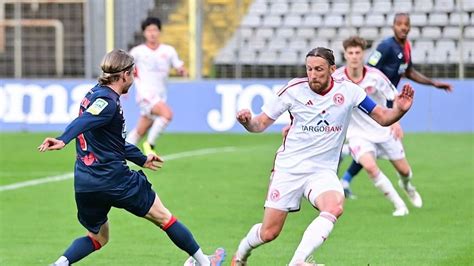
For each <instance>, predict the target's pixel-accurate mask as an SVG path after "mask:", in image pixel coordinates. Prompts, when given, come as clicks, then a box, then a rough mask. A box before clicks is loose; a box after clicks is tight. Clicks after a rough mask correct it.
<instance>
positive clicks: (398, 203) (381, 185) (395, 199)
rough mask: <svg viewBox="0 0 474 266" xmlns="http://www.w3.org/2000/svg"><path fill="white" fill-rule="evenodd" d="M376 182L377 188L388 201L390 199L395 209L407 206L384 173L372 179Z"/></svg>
mask: <svg viewBox="0 0 474 266" xmlns="http://www.w3.org/2000/svg"><path fill="white" fill-rule="evenodd" d="M372 181H373V182H374V185H375V187H376V188H378V189H379V190H380V191H381V192H382V193H383V194H384V195H385V197H386V198H387V199H389V200H390V201H391V202H392V203H393V205H394V206H395V208H399V207H403V206H405V207H406V205H405V202H404V201H403V200H402V198H401V197H400V195H399V194H398V192H397V191H396V190H395V188H394V187H393V185H392V182H390V179H388V177H387V176H386V175H385V174H384V173H383V172H382V171H380V172H379V174H378V175H377V176H376V177H375V178H374V179H372Z"/></svg>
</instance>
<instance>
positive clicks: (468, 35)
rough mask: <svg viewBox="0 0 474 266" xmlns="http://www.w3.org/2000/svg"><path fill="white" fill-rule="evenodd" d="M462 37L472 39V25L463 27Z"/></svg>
mask: <svg viewBox="0 0 474 266" xmlns="http://www.w3.org/2000/svg"><path fill="white" fill-rule="evenodd" d="M464 38H466V39H474V26H467V27H465V28H464Z"/></svg>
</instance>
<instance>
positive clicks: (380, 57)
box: [367, 37, 412, 87]
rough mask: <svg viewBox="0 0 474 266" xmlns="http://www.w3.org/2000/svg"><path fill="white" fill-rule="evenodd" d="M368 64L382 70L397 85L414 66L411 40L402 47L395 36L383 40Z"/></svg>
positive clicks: (371, 55)
mask: <svg viewBox="0 0 474 266" xmlns="http://www.w3.org/2000/svg"><path fill="white" fill-rule="evenodd" d="M367 64H369V65H371V66H373V67H376V68H378V69H379V70H380V71H382V73H384V74H385V76H387V77H388V79H390V81H391V82H392V84H393V85H394V86H395V87H396V86H397V85H398V83H399V82H400V78H401V76H402V75H403V74H405V72H406V70H407V69H408V68H410V67H412V62H411V45H410V42H409V41H407V42H406V43H405V46H404V47H402V46H401V45H400V44H399V43H398V42H397V41H396V40H395V37H390V38H387V39H385V40H383V41H382V42H381V43H380V44H379V45H378V46H377V49H376V50H374V51H373V52H372V53H371V54H370V56H369V59H368V62H367Z"/></svg>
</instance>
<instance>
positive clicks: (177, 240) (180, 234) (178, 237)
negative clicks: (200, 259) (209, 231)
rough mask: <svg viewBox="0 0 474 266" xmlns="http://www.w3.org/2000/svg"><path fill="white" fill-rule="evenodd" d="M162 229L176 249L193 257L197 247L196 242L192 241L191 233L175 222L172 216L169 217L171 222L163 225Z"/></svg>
mask: <svg viewBox="0 0 474 266" xmlns="http://www.w3.org/2000/svg"><path fill="white" fill-rule="evenodd" d="M162 229H163V231H165V232H166V234H167V235H168V237H169V238H170V239H171V241H173V243H174V244H175V245H176V246H177V247H179V248H180V249H182V250H184V251H185V252H186V253H188V254H189V256H192V255H194V254H195V253H196V252H197V251H198V250H199V245H198V243H197V242H196V240H194V237H193V235H192V234H191V232H190V231H189V230H188V228H186V226H184V225H183V224H182V223H180V222H179V221H178V220H176V218H175V217H174V216H173V217H171V220H170V221H169V222H168V223H167V224H165V225H164V226H163V228H162Z"/></svg>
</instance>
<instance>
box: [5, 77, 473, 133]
mask: <svg viewBox="0 0 474 266" xmlns="http://www.w3.org/2000/svg"><path fill="white" fill-rule="evenodd" d="M446 81H448V82H450V83H452V84H453V86H454V92H452V93H446V92H444V91H441V90H437V89H434V88H433V87H430V86H424V85H420V84H416V83H412V84H413V87H414V88H415V90H416V94H415V103H414V105H413V107H412V109H411V110H410V111H409V113H408V114H407V115H406V116H405V117H404V118H403V119H402V126H403V128H404V130H405V131H407V132H472V131H473V124H474V123H473V122H474V121H473V113H474V107H473V105H472V102H473V100H474V99H473V89H474V81H473V80H446ZM286 82H287V80H274V79H272V80H203V81H171V82H170V83H169V84H168V104H169V105H170V106H171V107H172V109H173V113H174V117H173V121H172V123H171V124H170V126H169V127H168V129H167V131H168V132H244V129H243V128H242V126H240V124H238V123H237V121H236V120H235V114H236V112H237V111H238V110H240V109H242V108H249V109H251V110H252V112H253V113H255V114H258V113H260V111H261V109H260V108H261V106H262V105H263V103H264V102H266V101H267V100H268V99H269V98H270V97H271V95H272V94H273V93H274V91H276V90H279V89H280V88H281V87H282V86H283V85H284V84H285V83H286ZM404 82H405V81H402V82H401V83H400V84H404ZM94 84H95V81H94V80H69V79H64V80H32V79H22V80H14V79H0V130H1V131H4V132H5V131H62V130H63V129H64V128H65V126H66V125H67V124H68V123H69V122H70V121H71V120H72V119H74V118H75V117H76V116H77V114H78V108H79V107H78V106H79V103H80V101H81V99H82V97H83V96H84V94H85V93H86V92H87V91H88V90H89V89H90V88H91V87H92V86H94ZM122 104H123V108H124V112H125V116H126V120H127V127H128V129H129V130H130V129H131V128H133V127H134V126H135V124H136V122H137V118H138V116H139V110H138V107H137V105H136V104H135V94H134V89H133V88H132V89H131V92H130V93H129V95H123V96H122ZM288 123H289V116H288V115H284V116H282V117H280V119H278V120H277V121H276V122H275V125H274V126H272V127H271V128H270V129H269V131H275V132H276V131H279V130H281V128H282V127H283V126H284V125H286V124H288Z"/></svg>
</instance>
